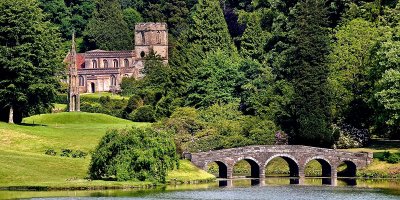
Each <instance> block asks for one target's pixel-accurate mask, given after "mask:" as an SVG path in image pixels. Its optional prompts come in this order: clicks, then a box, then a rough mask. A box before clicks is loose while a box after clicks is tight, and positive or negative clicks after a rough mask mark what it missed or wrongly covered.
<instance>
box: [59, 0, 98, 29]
mask: <svg viewBox="0 0 400 200" xmlns="http://www.w3.org/2000/svg"><path fill="white" fill-rule="evenodd" d="M64 2H65V3H66V5H67V6H68V7H69V9H70V10H71V11H70V12H71V24H72V27H73V29H74V31H75V34H76V36H77V37H81V36H82V35H83V31H84V30H85V27H86V25H87V23H88V21H89V19H90V18H91V17H92V15H93V12H94V10H95V8H96V4H95V1H93V0H64Z"/></svg>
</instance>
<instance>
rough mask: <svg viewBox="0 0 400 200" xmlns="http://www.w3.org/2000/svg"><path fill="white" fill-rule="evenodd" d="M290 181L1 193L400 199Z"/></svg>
mask: <svg viewBox="0 0 400 200" xmlns="http://www.w3.org/2000/svg"><path fill="white" fill-rule="evenodd" d="M294 182H298V180H296V179H290V178H266V179H265V180H258V179H234V180H218V181H215V182H211V183H207V184H192V185H176V186H174V185H169V186H167V187H163V188H156V189H146V190H145V189H143V190H140V189H129V190H98V191H38V192H34V191H0V199H19V198H39V199H87V200H91V199H105V198H107V199H127V197H128V198H132V199H146V200H152V199H227V200H228V199H271V200H272V199H273V200H276V199H313V200H330V199H332V200H333V199H334V200H338V199H340V200H345V199H349V200H350V199H351V200H357V199H360V200H377V199H380V200H381V199H383V200H385V199H397V200H398V199H400V180H386V179H338V180H337V181H334V184H335V185H336V186H332V185H324V184H323V183H330V184H332V182H331V181H329V180H328V179H322V178H307V179H305V180H304V181H302V182H301V184H300V185H299V184H290V183H294Z"/></svg>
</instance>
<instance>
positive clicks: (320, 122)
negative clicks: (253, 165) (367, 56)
mask: <svg viewBox="0 0 400 200" xmlns="http://www.w3.org/2000/svg"><path fill="white" fill-rule="evenodd" d="M289 20H290V21H289V22H290V24H289V25H290V27H291V30H290V32H289V41H290V42H291V43H292V46H291V47H290V48H289V49H288V50H287V51H286V52H285V53H286V54H287V56H286V58H288V59H290V60H289V63H290V65H289V67H290V70H291V73H290V74H289V76H288V77H287V78H288V80H289V81H290V82H291V83H292V84H293V87H294V91H295V94H294V99H293V104H292V105H291V121H290V124H288V125H289V127H291V128H290V129H289V130H290V131H289V132H288V133H289V134H290V135H291V140H292V141H291V142H292V143H296V144H305V145H312V146H325V147H329V146H330V145H332V143H333V138H332V131H331V130H330V128H329V127H330V125H331V120H330V112H329V104H330V102H329V101H330V98H329V93H330V92H329V90H328V89H329V87H328V84H327V78H328V72H329V70H328V66H327V55H328V53H329V33H328V29H327V26H328V24H327V9H326V7H325V6H324V1H322V0H302V1H300V2H299V3H297V5H296V6H295V7H294V8H293V11H292V15H291V16H290V19H289Z"/></svg>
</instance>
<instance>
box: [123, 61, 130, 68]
mask: <svg viewBox="0 0 400 200" xmlns="http://www.w3.org/2000/svg"><path fill="white" fill-rule="evenodd" d="M124 66H125V67H129V60H128V59H125V60H124Z"/></svg>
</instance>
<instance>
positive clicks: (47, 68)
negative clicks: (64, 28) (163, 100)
mask: <svg viewBox="0 0 400 200" xmlns="http://www.w3.org/2000/svg"><path fill="white" fill-rule="evenodd" d="M0 10H1V14H0V119H1V120H8V121H9V122H13V121H15V122H18V123H19V122H21V120H22V117H24V116H27V115H29V114H34V113H40V112H44V111H46V110H47V109H49V108H50V107H51V103H52V102H53V101H54V99H55V97H56V94H57V93H56V92H57V89H58V87H59V79H60V78H61V77H62V76H58V75H61V72H62V70H63V68H62V67H63V65H62V58H63V56H64V55H63V53H62V52H61V49H60V46H61V38H60V33H59V32H58V30H57V28H56V27H55V26H54V25H53V24H51V23H50V22H49V21H45V15H44V13H43V12H42V10H41V9H40V8H39V3H38V2H37V1H35V0H4V1H1V2H0Z"/></svg>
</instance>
